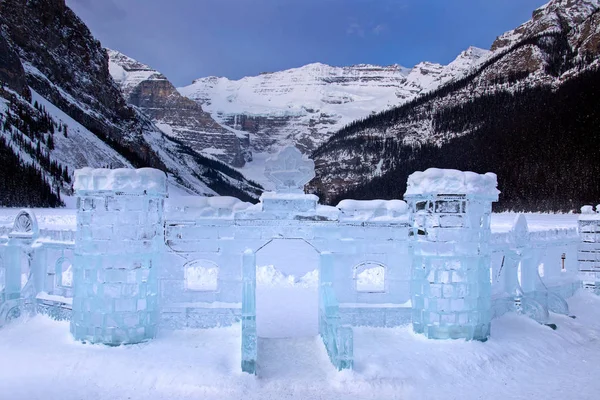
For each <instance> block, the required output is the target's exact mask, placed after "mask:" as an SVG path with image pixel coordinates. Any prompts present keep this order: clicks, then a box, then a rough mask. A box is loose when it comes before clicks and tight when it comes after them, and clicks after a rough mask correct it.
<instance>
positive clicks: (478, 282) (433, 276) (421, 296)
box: [405, 168, 499, 340]
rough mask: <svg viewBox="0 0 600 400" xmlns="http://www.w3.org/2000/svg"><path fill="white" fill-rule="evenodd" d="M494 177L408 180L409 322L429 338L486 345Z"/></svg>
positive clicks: (442, 173)
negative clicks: (409, 213)
mask: <svg viewBox="0 0 600 400" xmlns="http://www.w3.org/2000/svg"><path fill="white" fill-rule="evenodd" d="M496 186H497V180H496V175H495V174H492V173H487V174H485V175H480V174H476V173H473V172H461V171H456V170H440V169H435V168H431V169H428V170H427V171H425V172H415V173H414V174H412V175H411V176H410V177H409V178H408V188H407V191H406V194H405V199H406V200H407V201H408V203H409V206H410V210H411V217H410V218H411V225H412V232H411V249H412V252H413V266H412V278H411V280H412V282H411V296H412V306H413V314H412V323H413V329H414V330H415V332H417V333H423V334H424V335H425V336H427V337H428V338H432V339H467V340H471V339H475V340H486V339H487V338H488V336H489V333H490V321H491V314H492V311H491V282H490V268H491V261H490V257H491V252H490V248H489V241H490V236H491V231H490V214H491V211H492V202H493V201H497V200H498V194H499V192H498V190H497V189H496Z"/></svg>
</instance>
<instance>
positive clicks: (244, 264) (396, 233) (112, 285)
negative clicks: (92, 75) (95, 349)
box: [0, 148, 600, 373]
mask: <svg viewBox="0 0 600 400" xmlns="http://www.w3.org/2000/svg"><path fill="white" fill-rule="evenodd" d="M284 155H285V157H283V158H282V157H275V158H274V159H273V160H271V161H270V164H269V173H270V174H271V175H272V176H274V177H277V178H276V179H277V180H278V182H281V183H280V186H278V190H277V191H275V192H269V193H265V194H263V196H262V197H261V201H260V202H259V203H258V204H255V205H252V204H249V203H244V202H242V201H240V200H238V199H235V198H231V197H193V196H190V197H187V198H173V199H169V198H167V188H166V177H165V176H164V174H163V173H162V172H160V171H156V170H148V169H142V170H102V169H101V170H92V169H84V170H79V171H77V173H76V181H75V188H76V194H77V197H78V209H77V218H76V224H74V225H73V226H70V227H66V228H64V229H48V228H39V227H38V226H37V222H36V217H35V215H34V212H32V211H30V210H23V211H21V212H19V213H18V215H17V216H16V218H15V221H14V224H13V226H11V227H4V228H2V230H0V325H3V324H5V323H7V322H8V321H10V320H11V319H13V318H16V317H18V316H19V315H22V314H24V313H35V312H38V313H44V314H49V315H51V316H53V317H54V318H57V319H67V320H70V321H71V331H72V333H73V336H74V337H75V338H76V339H78V340H81V341H85V342H90V343H104V344H108V345H120V344H127V343H137V342H141V341H145V340H150V339H152V338H153V337H155V336H156V334H157V332H160V331H161V330H172V329H181V328H213V327H219V326H228V325H231V324H237V323H240V324H241V327H242V341H241V345H242V348H241V349H240V351H241V354H242V357H241V360H242V361H241V363H242V365H241V368H242V370H243V371H245V372H248V373H255V372H256V360H257V357H258V354H257V352H258V347H257V330H256V253H257V251H259V250H260V249H261V248H262V247H264V246H265V245H267V244H268V243H270V242H271V241H273V240H281V239H286V238H287V239H295V240H303V241H306V242H307V243H308V244H310V246H312V247H313V248H314V249H315V250H316V251H317V252H318V253H319V258H320V264H319V284H318V296H319V300H318V315H319V334H320V336H321V338H322V340H323V343H324V345H325V348H326V350H327V353H328V355H329V358H330V360H331V362H332V364H333V365H334V366H335V367H336V368H338V369H348V368H352V366H353V355H354V353H356V352H360V351H361V349H360V348H355V347H354V344H353V334H352V328H353V327H355V326H371V327H378V328H381V329H386V328H389V327H395V326H400V325H406V324H412V326H413V329H414V330H415V331H416V332H419V333H421V334H423V335H425V336H427V337H429V338H435V339H443V338H444V339H445V338H449V339H459V338H460V339H467V340H470V339H474V340H485V339H486V338H487V337H488V336H489V335H490V334H491V335H493V332H490V321H491V319H492V318H495V317H497V316H499V315H502V314H503V313H506V312H509V311H513V312H518V313H522V314H525V315H528V316H529V317H531V318H533V319H535V320H536V321H538V322H540V323H542V324H546V323H548V315H549V313H550V312H555V313H562V314H567V315H569V314H570V313H569V310H568V306H567V304H566V302H565V300H564V299H565V298H567V297H569V296H571V295H572V294H573V292H574V291H575V290H576V289H578V288H581V287H585V288H588V289H590V290H592V291H596V292H598V289H597V288H598V287H599V282H600V278H598V276H600V272H599V271H600V266H599V265H600V264H599V262H600V258H599V254H600V247H598V244H599V243H600V239H599V237H600V236H599V235H600V228H599V226H600V214H598V213H597V212H594V210H593V208H591V209H590V208H586V209H585V210H584V211H585V213H584V214H581V217H580V221H579V229H546V230H542V231H535V232H531V231H530V230H529V228H528V226H527V218H526V217H525V216H519V217H518V218H517V219H516V220H515V222H514V224H513V227H512V229H510V230H508V231H507V232H501V233H492V232H491V229H490V212H491V205H492V202H493V201H495V200H496V199H497V196H498V191H497V189H496V182H495V176H494V175H493V174H485V175H479V174H473V173H465V172H461V171H448V170H435V169H431V170H427V171H424V172H419V173H416V174H414V175H411V177H410V178H409V186H408V190H407V194H406V196H405V200H406V202H404V201H402V200H391V201H383V200H376V201H355V200H344V201H342V202H340V204H338V205H337V206H336V207H330V206H323V205H319V204H318V199H317V198H316V196H313V195H309V194H304V193H303V192H302V187H303V185H304V183H306V180H307V179H310V177H311V176H312V175H311V166H312V164H311V162H310V160H308V159H306V158H305V157H304V156H302V154H301V153H300V152H299V151H297V150H296V149H293V148H290V149H286V150H285V151H284ZM298 169H300V172H299V173H297V174H296V173H294V171H295V170H298ZM291 256H301V255H291Z"/></svg>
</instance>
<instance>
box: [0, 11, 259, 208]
mask: <svg viewBox="0 0 600 400" xmlns="http://www.w3.org/2000/svg"><path fill="white" fill-rule="evenodd" d="M0 25H1V26H2V27H3V29H2V30H1V31H0V50H1V51H0V122H2V127H1V128H2V129H0V136H1V137H0V139H1V140H2V144H3V148H4V149H5V150H6V151H10V152H12V153H13V154H14V155H15V156H16V157H17V158H16V159H15V160H16V162H17V163H18V164H19V165H20V167H21V169H23V170H25V169H33V170H35V171H37V172H36V173H37V174H38V175H39V176H40V178H39V179H40V182H39V183H38V184H36V185H32V186H34V188H33V189H32V190H35V187H36V186H37V187H39V188H43V187H50V188H51V190H52V192H54V193H55V194H56V195H58V194H59V191H62V192H63V194H64V193H67V194H68V193H70V182H69V181H70V174H72V172H73V170H74V169H75V168H80V167H83V166H90V167H103V166H111V167H142V166H149V167H154V168H159V169H162V170H164V171H166V172H168V174H169V178H170V179H169V180H170V183H171V185H172V187H173V188H178V189H176V191H181V192H183V193H198V194H206V195H215V194H217V193H219V194H231V195H237V196H239V197H242V198H245V199H247V200H252V199H256V198H257V195H258V193H259V192H260V188H258V187H257V186H256V185H255V184H253V183H251V182H248V181H247V180H246V179H245V178H243V176H241V174H239V173H238V172H237V171H235V170H233V169H231V168H230V167H228V166H227V165H225V164H222V163H220V162H218V161H216V160H214V159H211V158H206V157H202V156H200V155H198V154H197V153H196V152H194V151H193V150H192V149H190V148H189V147H188V146H187V145H186V144H184V143H181V142H180V141H178V140H172V139H169V138H168V137H166V136H165V135H164V134H163V133H162V132H161V131H160V130H159V129H158V128H157V127H156V126H155V125H154V124H153V123H152V121H151V120H150V119H149V118H148V117H147V116H146V115H145V114H144V113H143V112H142V111H140V109H139V108H136V107H131V106H129V105H127V103H126V101H125V99H124V98H123V95H122V94H121V91H120V88H119V86H117V85H116V84H115V82H114V81H113V79H112V77H111V75H110V73H109V68H108V64H109V60H108V55H107V54H106V51H105V50H104V49H103V48H102V46H101V44H100V43H99V42H98V41H97V40H95V39H94V38H93V36H92V35H91V33H90V31H89V30H88V28H87V27H86V26H85V24H83V22H82V21H81V20H80V19H79V18H78V17H77V16H76V15H75V14H74V13H73V12H72V11H71V10H70V9H69V8H68V7H67V6H66V5H65V2H64V0H36V1H28V2H23V1H19V0H0ZM189 103H191V102H189ZM192 105H193V106H194V107H195V105H194V104H192ZM65 171H68V172H67V173H65ZM0 174H3V176H2V180H1V181H0V182H1V183H2V184H3V188H2V189H3V190H6V189H7V187H8V186H5V185H9V186H10V185H14V184H16V183H17V182H16V181H15V180H14V179H13V178H12V177H11V176H8V175H5V174H7V172H6V171H0ZM32 174H33V175H34V173H32ZM11 190H13V191H14V189H11ZM40 190H41V189H40ZM44 190H45V189H44ZM50 197H51V196H50ZM6 198H8V197H3V198H0V202H1V203H2V204H4V205H35V204H34V203H35V202H30V201H29V200H30V199H28V198H27V197H26V196H25V197H24V198H22V199H21V201H22V204H17V203H13V202H11V203H10V204H9V203H7V202H6V201H5V199H6ZM36 198H37V197H36ZM49 201H50V200H49ZM39 204H42V203H39ZM48 204H56V202H55V201H54V200H52V201H50V203H48V202H44V203H43V205H48Z"/></svg>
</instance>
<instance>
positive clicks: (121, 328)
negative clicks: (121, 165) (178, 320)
mask: <svg viewBox="0 0 600 400" xmlns="http://www.w3.org/2000/svg"><path fill="white" fill-rule="evenodd" d="M97 171H98V170H92V171H86V172H89V174H79V175H77V176H76V179H91V180H94V179H96V177H99V178H100V179H103V180H105V178H106V174H105V173H98V172H97ZM146 172H147V171H143V172H142V174H144V175H147V173H146ZM154 176H155V179H153V180H152V190H148V191H144V190H143V188H141V187H136V188H135V190H133V193H130V192H127V191H125V190H123V189H126V188H124V187H123V186H122V185H119V187H118V188H113V187H112V186H110V185H107V184H92V183H90V184H86V185H82V184H79V185H78V183H77V181H76V184H75V187H76V188H79V189H78V190H77V192H76V193H77V197H78V200H77V201H78V210H77V235H76V239H75V263H74V274H73V286H74V287H73V290H74V295H73V316H72V319H71V333H72V334H73V336H74V337H75V339H77V340H82V341H89V342H92V343H104V344H108V345H120V344H127V343H139V342H142V341H145V340H148V339H151V338H153V337H154V336H155V334H156V328H157V324H158V318H159V308H158V271H157V266H158V265H159V262H158V260H159V257H160V254H161V252H162V247H163V246H164V224H163V206H164V196H165V194H164V193H166V187H165V186H164V185H165V184H166V178H163V182H162V185H163V187H164V188H165V190H162V189H160V190H157V187H158V186H160V185H161V182H159V181H160V179H158V178H157V176H158V175H157V174H154ZM163 176H164V174H163ZM99 187H100V188H101V190H97V188H99ZM113 189H117V190H113ZM140 189H141V190H140Z"/></svg>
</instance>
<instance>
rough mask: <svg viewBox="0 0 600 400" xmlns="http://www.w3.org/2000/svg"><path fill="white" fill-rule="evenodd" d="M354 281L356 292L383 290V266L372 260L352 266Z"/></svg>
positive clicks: (377, 291)
mask: <svg viewBox="0 0 600 400" xmlns="http://www.w3.org/2000/svg"><path fill="white" fill-rule="evenodd" d="M354 281H355V285H356V291H357V292H366V293H383V292H385V266H384V265H383V264H379V263H374V262H365V263H361V264H359V265H357V266H356V267H354Z"/></svg>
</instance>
